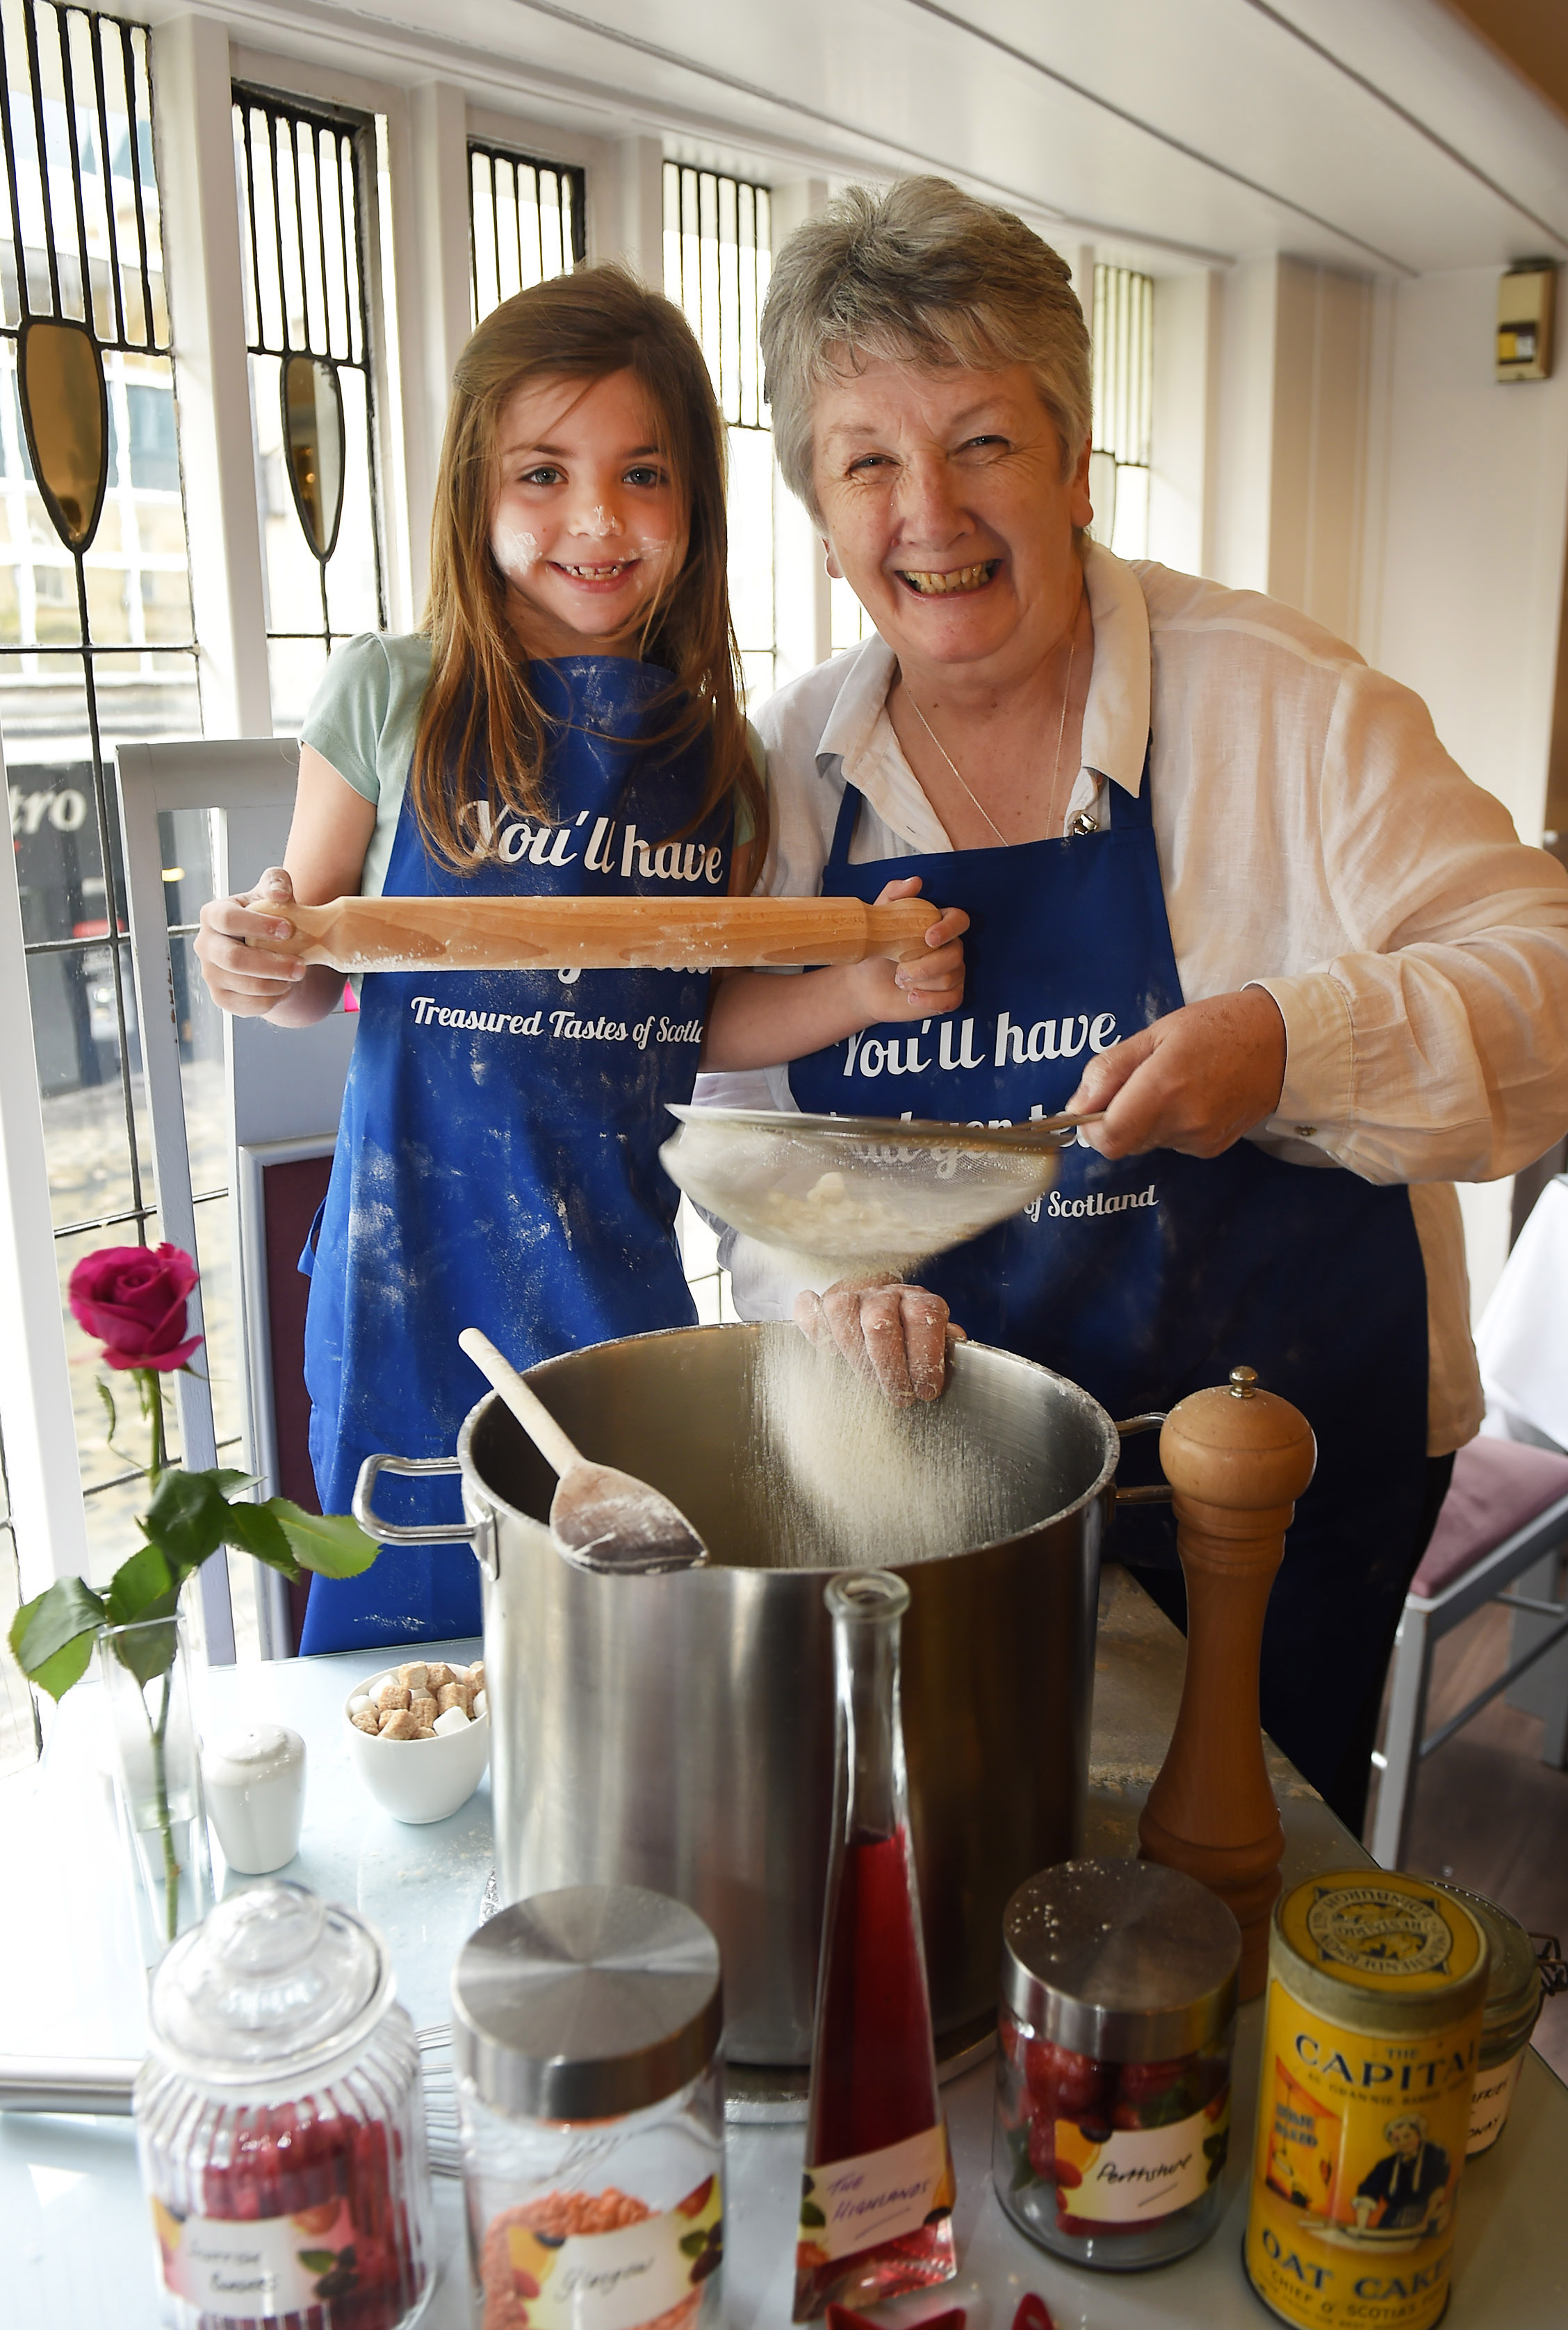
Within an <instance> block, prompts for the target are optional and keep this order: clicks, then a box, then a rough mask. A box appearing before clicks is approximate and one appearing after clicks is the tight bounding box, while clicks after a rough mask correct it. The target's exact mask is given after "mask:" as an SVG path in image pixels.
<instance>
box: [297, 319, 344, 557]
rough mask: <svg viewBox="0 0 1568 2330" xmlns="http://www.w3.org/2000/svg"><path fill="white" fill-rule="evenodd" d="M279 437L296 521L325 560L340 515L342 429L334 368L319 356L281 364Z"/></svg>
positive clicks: (329, 555) (335, 370) (335, 533)
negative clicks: (281, 422) (281, 438)
mask: <svg viewBox="0 0 1568 2330" xmlns="http://www.w3.org/2000/svg"><path fill="white" fill-rule="evenodd" d="M283 441H284V448H285V452H286V456H287V461H288V482H289V484H290V485H291V486H292V487H293V488H294V507H295V508H296V509H297V510H298V512H299V523H300V525H301V526H303V527H304V528H305V538H306V540H307V542H308V543H309V545H310V547H311V549H312V550H313V551H314V552H315V553H316V556H317V558H319V559H320V560H321V562H322V564H324V565H325V564H326V561H327V560H328V559H329V558H330V557H331V556H332V553H333V550H334V547H335V545H336V542H337V526H338V520H339V519H340V518H341V517H342V516H343V456H344V430H343V397H342V393H341V392H340V390H339V388H338V384H337V368H336V366H335V365H331V364H328V363H327V361H326V358H325V357H324V356H300V355H296V356H290V357H288V360H287V362H286V363H285V365H284V366H283Z"/></svg>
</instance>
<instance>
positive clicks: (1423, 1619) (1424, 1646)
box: [1372, 1496, 1568, 1869]
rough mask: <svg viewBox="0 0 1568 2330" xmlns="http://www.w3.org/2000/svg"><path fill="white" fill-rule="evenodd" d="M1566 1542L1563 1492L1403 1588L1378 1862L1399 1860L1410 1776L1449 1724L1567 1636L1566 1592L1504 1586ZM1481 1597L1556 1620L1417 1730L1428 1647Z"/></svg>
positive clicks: (1458, 1725) (1386, 1864)
mask: <svg viewBox="0 0 1568 2330" xmlns="http://www.w3.org/2000/svg"><path fill="white" fill-rule="evenodd" d="M1565 1542H1568V1496H1564V1497H1559V1498H1558V1499H1557V1501H1556V1502H1555V1503H1554V1504H1550V1505H1547V1506H1545V1507H1544V1509H1543V1510H1542V1511H1540V1512H1539V1513H1537V1514H1536V1515H1535V1519H1534V1520H1530V1521H1526V1523H1525V1526H1524V1528H1523V1529H1520V1530H1515V1532H1514V1534H1513V1536H1512V1537H1508V1538H1505V1539H1503V1541H1502V1543H1501V1544H1500V1545H1496V1546H1494V1547H1493V1549H1492V1550H1491V1552H1490V1553H1488V1554H1486V1555H1484V1556H1483V1557H1482V1558H1481V1559H1480V1560H1479V1561H1478V1562H1477V1563H1476V1565H1475V1567H1474V1568H1472V1569H1468V1570H1466V1571H1465V1573H1464V1575H1463V1576H1462V1577H1456V1578H1455V1579H1454V1580H1453V1582H1452V1584H1451V1585H1449V1586H1444V1587H1442V1589H1441V1590H1440V1592H1439V1593H1436V1594H1433V1595H1421V1594H1410V1595H1407V1596H1406V1597H1405V1605H1404V1611H1403V1615H1402V1617H1401V1619H1400V1622H1399V1633H1398V1634H1397V1635H1396V1636H1395V1637H1394V1645H1393V1668H1392V1670H1391V1672H1392V1677H1393V1683H1392V1689H1391V1691H1390V1695H1389V1707H1388V1724H1387V1729H1386V1732H1385V1736H1384V1762H1383V1768H1382V1778H1381V1782H1380V1785H1379V1787H1378V1792H1377V1811H1376V1814H1375V1815H1374V1821H1373V1830H1372V1856H1373V1859H1374V1861H1378V1862H1379V1863H1380V1864H1381V1866H1382V1867H1383V1868H1384V1869H1400V1868H1403V1865H1404V1858H1405V1853H1406V1851H1407V1849H1408V1847H1409V1842H1410V1824H1411V1819H1412V1814H1413V1811H1414V1795H1415V1778H1416V1775H1417V1773H1418V1772H1419V1770H1420V1768H1421V1766H1422V1764H1423V1763H1424V1762H1425V1760H1426V1758H1427V1757H1429V1756H1432V1755H1435V1754H1436V1753H1437V1750H1438V1749H1439V1748H1440V1747H1441V1746H1442V1745H1443V1743H1444V1742H1445V1740H1449V1739H1451V1738H1453V1736H1454V1734H1455V1732H1456V1731H1462V1730H1463V1729H1464V1727H1465V1725H1466V1724H1467V1723H1469V1721H1470V1720H1471V1719H1472V1718H1473V1717H1475V1716H1477V1715H1478V1714H1479V1713H1480V1711H1481V1710H1482V1708H1483V1707H1486V1706H1488V1704H1489V1703H1490V1701H1491V1700H1494V1699H1496V1698H1497V1695H1498V1693H1499V1692H1500V1691H1507V1688H1508V1686H1509V1684H1510V1683H1513V1682H1516V1681H1517V1680H1518V1678H1519V1677H1520V1676H1521V1675H1522V1674H1524V1673H1525V1672H1526V1670H1527V1669H1528V1668H1530V1667H1533V1666H1534V1665H1535V1662H1536V1661H1537V1660H1539V1659H1543V1658H1544V1657H1545V1655H1546V1653H1547V1652H1548V1651H1551V1650H1554V1649H1555V1648H1556V1646H1557V1644H1558V1643H1560V1642H1562V1641H1563V1639H1564V1638H1565V1637H1568V1600H1564V1601H1562V1602H1550V1601H1544V1600H1542V1599H1538V1598H1537V1597H1536V1596H1534V1595H1523V1594H1516V1593H1510V1592H1509V1591H1508V1590H1507V1589H1508V1588H1509V1587H1510V1586H1512V1585H1513V1583H1514V1581H1515V1579H1516V1578H1517V1577H1522V1576H1523V1575H1524V1573H1525V1571H1526V1570H1529V1569H1533V1568H1535V1567H1536V1566H1537V1564H1539V1563H1541V1562H1544V1561H1545V1560H1546V1559H1548V1558H1550V1557H1551V1556H1552V1555H1553V1554H1554V1553H1556V1552H1557V1551H1558V1550H1559V1549H1561V1548H1562V1547H1563V1544H1564V1543H1565ZM1488 1602H1500V1603H1501V1604H1502V1605H1504V1607H1505V1608H1506V1609H1509V1610H1519V1611H1524V1612H1525V1613H1527V1614H1528V1615H1531V1616H1532V1617H1537V1618H1552V1619H1555V1620H1556V1621H1557V1623H1556V1624H1554V1626H1552V1627H1551V1628H1550V1629H1549V1630H1548V1632H1547V1633H1545V1634H1543V1635H1541V1636H1540V1638H1539V1639H1538V1640H1537V1641H1535V1643H1532V1644H1531V1645H1530V1647H1529V1648H1528V1650H1526V1651H1525V1652H1523V1653H1520V1654H1519V1655H1518V1656H1516V1657H1515V1658H1512V1659H1510V1661H1509V1662H1508V1664H1507V1667H1506V1668H1505V1669H1504V1671H1503V1672H1502V1673H1501V1674H1500V1675H1498V1676H1497V1678H1496V1679H1495V1680H1494V1681H1491V1682H1489V1683H1488V1685H1487V1687H1486V1689H1485V1690H1484V1691H1478V1692H1477V1693H1476V1695H1475V1697H1474V1698H1473V1699H1472V1700H1469V1701H1467V1703H1466V1704H1465V1705H1464V1706H1463V1707H1461V1708H1460V1710H1459V1713H1458V1714H1457V1715H1451V1716H1450V1718H1449V1719H1448V1721H1447V1722H1446V1723H1444V1724H1440V1726H1439V1728H1438V1729H1437V1730H1435V1731H1433V1732H1431V1733H1429V1734H1428V1735H1427V1736H1425V1737H1424V1738H1423V1737H1422V1726H1423V1725H1424V1723H1425V1721H1426V1703H1427V1693H1428V1690H1429V1688H1430V1685H1431V1662H1432V1653H1433V1652H1434V1651H1435V1650H1436V1648H1437V1645H1438V1643H1440V1641H1441V1640H1442V1637H1443V1636H1444V1635H1445V1634H1451V1633H1452V1631H1453V1629H1454V1628H1455V1627H1456V1626H1458V1625H1459V1624H1462V1623H1463V1621H1464V1620H1465V1619H1467V1618H1469V1617H1473V1616H1474V1615H1475V1613H1476V1612H1477V1611H1478V1610H1479V1609H1481V1608H1483V1607H1484V1605H1486V1604H1487V1603H1488Z"/></svg>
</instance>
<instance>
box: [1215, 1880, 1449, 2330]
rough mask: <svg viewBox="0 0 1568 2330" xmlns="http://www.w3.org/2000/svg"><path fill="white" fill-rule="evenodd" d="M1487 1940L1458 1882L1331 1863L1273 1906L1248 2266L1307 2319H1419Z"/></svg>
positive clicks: (1412, 2325) (1435, 2309)
mask: <svg viewBox="0 0 1568 2330" xmlns="http://www.w3.org/2000/svg"><path fill="white" fill-rule="evenodd" d="M1487 1974H1488V1944H1487V1937H1486V1934H1485V1932H1484V1930H1483V1928H1482V1927H1481V1924H1480V1921H1479V1919H1478V1918H1477V1916H1476V1915H1475V1914H1474V1913H1473V1912H1472V1911H1471V1910H1470V1909H1469V1908H1468V1907H1467V1906H1466V1904H1465V1903H1464V1902H1462V1901H1461V1900H1459V1899H1458V1897H1457V1896H1456V1895H1455V1894H1453V1893H1452V1892H1450V1891H1445V1890H1444V1889H1443V1888H1442V1887H1440V1886H1437V1885H1433V1884H1431V1883H1429V1882H1427V1881H1425V1880H1422V1879H1421V1878H1417V1877H1407V1876H1404V1875H1403V1874H1402V1873H1400V1872H1398V1871H1393V1870H1382V1869H1375V1868H1366V1867H1364V1868H1361V1869H1352V1870H1338V1871H1331V1872H1330V1873H1329V1874H1328V1875H1327V1876H1324V1877H1316V1878H1313V1879H1311V1880H1309V1881H1308V1883H1306V1884H1304V1885H1298V1886H1296V1887H1295V1888H1294V1890H1292V1891H1290V1892H1289V1893H1287V1894H1284V1895H1282V1896H1281V1897H1280V1900H1279V1901H1277V1902H1276V1903H1275V1905H1274V1922H1273V1931H1272V1935H1271V1937H1270V1947H1269V1994H1268V2004H1267V2010H1266V2016H1265V2022H1264V2033H1263V2056H1262V2064H1261V2079H1260V2096H1259V2107H1258V2142H1257V2150H1256V2154H1255V2156H1254V2163H1253V2179H1252V2208H1251V2211H1250V2213H1249V2217H1248V2221H1247V2243H1246V2263H1247V2273H1248V2277H1249V2278H1250V2279H1251V2281H1252V2287H1253V2288H1254V2289H1255V2290H1256V2291H1257V2293H1258V2295H1259V2297H1261V2298H1262V2300H1263V2301H1264V2303H1265V2305H1268V2306H1272V2308H1273V2310H1274V2312H1275V2313H1276V2314H1278V2315H1280V2316H1282V2317H1283V2318H1284V2320H1286V2321H1287V2322H1294V2323H1299V2324H1300V2325H1304V2330H1305V2326H1306V2325H1310V2330H1338V2325H1342V2324H1343V2325H1351V2324H1355V2325H1362V2324H1365V2323H1368V2322H1376V2323H1377V2324H1379V2325H1382V2330H1429V2325H1431V2324H1432V2323H1434V2322H1435V2321H1436V2320H1437V2318H1438V2316H1440V2314H1441V2312H1442V2310H1443V2308H1444V2306H1446V2305H1447V2304H1448V2298H1449V2271H1450V2262H1451V2259H1452V2252H1453V2240H1454V2204H1455V2197H1456V2188H1457V2186H1458V2183H1459V2172H1460V2170H1461V2169H1462V2168H1463V2166H1464V2159H1465V2145H1466V2139H1467V2136H1468V2135H1469V2111H1470V2091H1471V2088H1472V2085H1473V2083H1474V2079H1475V2073H1476V2064H1477V2061H1478V2056H1479V2051H1480V2035H1481V2010H1482V2004H1483V2002H1484V2000H1485V1997H1486V1992H1487Z"/></svg>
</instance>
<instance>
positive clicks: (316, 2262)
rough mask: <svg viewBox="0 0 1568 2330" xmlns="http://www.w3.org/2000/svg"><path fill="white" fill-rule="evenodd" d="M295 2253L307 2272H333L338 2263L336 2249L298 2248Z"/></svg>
mask: <svg viewBox="0 0 1568 2330" xmlns="http://www.w3.org/2000/svg"><path fill="white" fill-rule="evenodd" d="M294 2254H295V2256H296V2257H297V2258H298V2259H299V2262H300V2264H301V2265H302V2266H303V2267H304V2268H305V2270H306V2272H307V2273H331V2272H332V2271H333V2270H334V2269H335V2267H336V2264H337V2251H336V2250H335V2249H296V2250H295V2252H294Z"/></svg>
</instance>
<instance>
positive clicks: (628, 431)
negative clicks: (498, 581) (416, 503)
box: [490, 372, 687, 658]
mask: <svg viewBox="0 0 1568 2330" xmlns="http://www.w3.org/2000/svg"><path fill="white" fill-rule="evenodd" d="M661 437H662V431H660V429H659V427H658V425H657V423H656V421H655V420H654V417H653V415H652V413H651V412H650V410H649V407H648V403H647V397H646V395H645V394H644V393H643V390H642V388H641V386H640V385H639V384H638V381H637V379H636V377H635V375H634V374H631V373H630V372H617V373H611V374H609V375H608V376H607V377H606V378H605V379H603V380H594V381H589V382H586V383H584V382H583V381H581V380H563V379H562V378H560V377H558V376H557V377H551V378H543V379H540V378H535V379H532V380H528V381H525V382H524V384H522V385H521V386H520V387H518V388H516V389H515V390H514V391H513V393H512V394H511V395H510V396H509V397H508V398H507V400H506V402H505V404H504V405H503V406H502V408H501V414H500V419H499V421H498V423H497V427H496V468H497V480H496V499H495V504H494V506H493V507H492V510H491V513H490V548H491V552H492V554H493V555H494V557H495V561H496V565H497V566H498V567H499V568H500V571H501V574H502V577H503V579H504V581H505V585H506V607H507V613H508V615H509V617H510V620H511V623H512V628H513V630H515V632H516V634H517V637H518V639H519V640H520V641H521V642H522V644H523V646H524V649H526V651H527V653H528V654H529V655H530V656H536V657H541V658H549V657H552V656H570V655H625V656H635V655H637V654H638V653H639V652H640V650H641V633H642V626H643V622H644V620H645V618H646V616H647V611H648V608H649V606H650V605H651V604H652V602H653V600H654V598H655V597H656V594H657V593H658V592H659V591H660V590H661V588H662V589H666V590H667V589H668V588H669V586H670V585H671V584H673V583H674V582H675V577H676V576H677V575H678V574H679V573H680V571H681V567H682V565H683V564H684V563H685V555H686V544H687V518H686V511H685V497H684V496H683V495H682V494H681V492H680V491H679V489H678V488H677V487H676V485H675V479H674V478H673V477H672V475H671V471H670V465H669V460H668V459H667V456H666V452H665V450H664V447H663V445H662V443H661Z"/></svg>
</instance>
